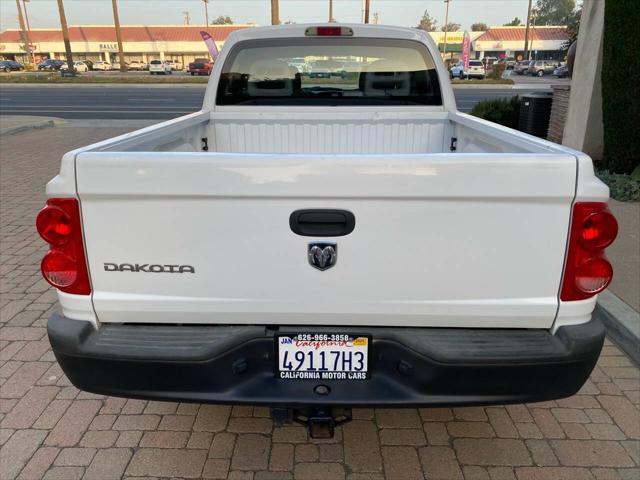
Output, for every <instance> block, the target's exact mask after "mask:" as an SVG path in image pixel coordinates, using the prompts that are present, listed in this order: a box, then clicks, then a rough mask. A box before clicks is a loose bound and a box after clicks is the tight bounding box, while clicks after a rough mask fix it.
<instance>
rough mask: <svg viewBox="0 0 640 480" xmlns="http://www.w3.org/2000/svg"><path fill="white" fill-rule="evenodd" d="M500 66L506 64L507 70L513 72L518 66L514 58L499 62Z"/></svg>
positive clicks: (503, 59)
mask: <svg viewBox="0 0 640 480" xmlns="http://www.w3.org/2000/svg"><path fill="white" fill-rule="evenodd" d="M498 63H499V64H504V65H505V69H506V70H511V69H513V67H515V65H516V59H515V58H514V57H503V58H501V59H500V60H498Z"/></svg>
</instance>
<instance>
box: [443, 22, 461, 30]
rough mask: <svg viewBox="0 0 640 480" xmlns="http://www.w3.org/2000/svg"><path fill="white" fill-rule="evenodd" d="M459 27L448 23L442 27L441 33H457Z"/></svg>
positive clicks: (456, 24) (457, 24)
mask: <svg viewBox="0 0 640 480" xmlns="http://www.w3.org/2000/svg"><path fill="white" fill-rule="evenodd" d="M460 27H461V25H460V24H459V23H454V22H449V23H447V24H446V25H444V26H443V27H442V31H443V32H457V31H459V30H460Z"/></svg>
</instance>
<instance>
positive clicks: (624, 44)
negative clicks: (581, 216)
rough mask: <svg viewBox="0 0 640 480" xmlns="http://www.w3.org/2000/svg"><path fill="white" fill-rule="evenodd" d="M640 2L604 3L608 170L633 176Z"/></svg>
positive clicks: (639, 138)
mask: <svg viewBox="0 0 640 480" xmlns="http://www.w3.org/2000/svg"><path fill="white" fill-rule="evenodd" d="M638 25H640V3H639V2H638V0H614V1H612V0H609V1H607V2H605V13H604V44H603V56H602V114H603V121H604V160H603V162H602V165H603V167H604V168H605V169H607V170H609V171H611V172H614V173H631V172H632V171H633V170H634V168H636V167H637V166H638V165H639V164H640V134H639V132H638V127H639V122H640V94H639V93H638V92H639V91H640V87H639V86H638V85H639V83H638V82H639V81H640V35H638V31H637V30H638Z"/></svg>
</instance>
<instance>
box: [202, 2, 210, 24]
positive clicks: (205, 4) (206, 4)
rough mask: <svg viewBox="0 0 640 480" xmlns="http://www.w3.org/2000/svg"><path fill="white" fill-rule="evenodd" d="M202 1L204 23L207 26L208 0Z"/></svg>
mask: <svg viewBox="0 0 640 480" xmlns="http://www.w3.org/2000/svg"><path fill="white" fill-rule="evenodd" d="M202 1H203V2H204V19H205V22H204V24H205V25H206V26H207V27H208V26H209V0H202Z"/></svg>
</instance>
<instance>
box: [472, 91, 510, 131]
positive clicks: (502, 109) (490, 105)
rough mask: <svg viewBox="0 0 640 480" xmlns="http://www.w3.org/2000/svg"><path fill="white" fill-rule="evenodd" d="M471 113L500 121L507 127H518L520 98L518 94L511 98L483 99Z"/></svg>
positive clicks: (496, 121)
mask: <svg viewBox="0 0 640 480" xmlns="http://www.w3.org/2000/svg"><path fill="white" fill-rule="evenodd" d="M471 115H473V116H475V117H479V118H483V119H485V120H489V121H490V122H495V123H499V124H500V125H504V126H505V127H510V128H518V117H519V115H520V98H519V97H518V96H517V95H516V96H515V97H512V98H511V99H506V98H498V99H496V100H483V101H481V102H478V103H476V105H475V107H473V110H471Z"/></svg>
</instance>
